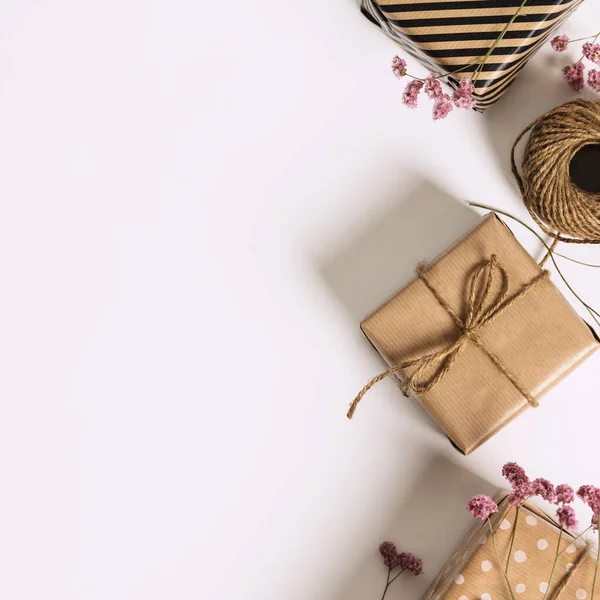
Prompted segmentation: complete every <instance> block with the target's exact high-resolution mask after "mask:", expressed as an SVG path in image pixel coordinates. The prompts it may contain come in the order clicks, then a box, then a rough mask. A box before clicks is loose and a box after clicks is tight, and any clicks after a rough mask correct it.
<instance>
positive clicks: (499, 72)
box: [362, 0, 583, 111]
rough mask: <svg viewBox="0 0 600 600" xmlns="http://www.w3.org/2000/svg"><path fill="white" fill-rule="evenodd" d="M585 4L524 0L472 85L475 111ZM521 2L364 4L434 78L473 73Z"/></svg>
mask: <svg viewBox="0 0 600 600" xmlns="http://www.w3.org/2000/svg"><path fill="white" fill-rule="evenodd" d="M582 2H583V0H528V1H527V2H526V4H525V6H524V7H523V8H522V9H521V11H520V12H519V15H518V16H517V18H516V19H515V21H514V22H513V23H512V24H511V25H510V28H509V29H508V31H507V32H506V33H505V35H504V37H503V39H502V40H501V41H500V43H499V44H498V47H497V48H495V49H494V51H493V52H492V54H491V56H490V57H489V58H488V59H487V61H486V64H485V66H484V67H483V70H482V72H481V73H480V74H479V75H478V77H477V81H476V83H475V90H476V97H477V110H479V111H483V110H485V109H486V108H487V107H488V106H490V105H492V104H493V103H494V102H496V101H497V100H498V99H499V98H500V97H501V96H502V95H503V94H504V92H505V91H506V90H507V88H508V87H509V85H510V84H511V83H512V82H513V81H514V79H515V77H516V76H517V75H518V74H519V72H520V71H521V69H523V67H525V65H526V64H527V61H528V60H529V59H530V58H531V56H532V55H533V54H534V53H535V52H536V51H537V50H538V49H539V48H540V47H541V46H542V45H543V44H544V42H546V40H547V39H548V38H549V36H550V34H551V33H552V32H553V31H554V30H555V29H556V28H557V27H558V26H559V25H560V24H561V23H562V22H563V21H564V20H565V19H567V17H568V16H569V15H570V14H571V13H572V12H573V11H574V10H575V9H576V8H577V7H578V6H579V5H580V4H581V3H582ZM521 3H522V0H437V1H430V0H406V1H402V0H362V12H363V13H364V15H365V16H366V17H368V18H369V19H370V20H371V21H373V22H374V23H375V24H376V25H378V26H379V27H381V29H382V30H383V31H384V32H385V33H386V34H387V35H388V36H390V37H391V38H392V39H393V40H394V41H396V42H397V43H398V44H400V46H402V48H404V50H406V52H408V53H409V54H410V55H411V56H414V57H415V58H417V59H418V60H419V61H420V62H421V63H423V64H424V65H425V66H426V67H427V68H428V69H430V70H431V71H433V72H434V73H436V74H442V73H448V72H451V71H457V70H459V69H461V68H464V71H461V72H460V73H456V74H454V75H452V76H448V78H447V79H448V83H449V84H450V85H451V86H452V87H453V88H456V86H457V85H458V80H459V79H462V78H464V77H468V76H470V75H472V74H473V72H474V71H475V69H476V66H471V67H468V65H469V64H471V63H474V62H477V61H480V60H481V58H482V57H483V56H485V54H486V53H487V52H488V51H489V49H490V48H491V47H492V45H493V44H494V42H495V41H496V40H497V39H498V36H499V35H500V33H501V32H502V30H503V29H504V28H505V27H506V25H507V23H508V22H509V21H510V19H511V18H512V17H513V16H514V15H515V13H516V12H517V10H518V8H519V6H521Z"/></svg>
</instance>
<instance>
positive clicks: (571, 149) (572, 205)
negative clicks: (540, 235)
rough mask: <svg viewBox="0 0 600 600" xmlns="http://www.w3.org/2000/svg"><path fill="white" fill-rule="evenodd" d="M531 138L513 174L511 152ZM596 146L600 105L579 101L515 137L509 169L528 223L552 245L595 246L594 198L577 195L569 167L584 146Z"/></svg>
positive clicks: (598, 221)
mask: <svg viewBox="0 0 600 600" xmlns="http://www.w3.org/2000/svg"><path fill="white" fill-rule="evenodd" d="M528 132H531V135H530V137H529V140H528V142H527V145H526V147H525V152H524V155H523V161H522V165H521V170H522V174H521V173H520V172H519V169H518V167H517V163H516V160H515V151H516V148H517V146H518V145H519V142H520V141H521V140H522V139H523V137H524V136H525V134H527V133H528ZM597 144H600V102H594V101H592V100H584V99H579V100H575V101H574V102H568V103H567V104H563V105H562V106H559V107H558V108H555V109H553V110H551V111H549V112H547V113H546V114H544V115H542V116H540V117H538V118H537V119H535V121H533V122H532V123H531V124H529V125H528V126H527V127H526V128H525V129H524V130H523V131H522V132H521V133H520V134H519V136H518V137H517V139H516V140H515V143H514V144H513V147H512V151H511V168H512V172H513V175H514V176H515V179H516V180H517V184H518V186H519V189H520V191H521V196H522V197H523V202H524V203H525V206H526V207H527V210H528V211H529V214H530V215H531V217H532V218H533V219H534V221H535V222H536V223H537V224H538V225H539V227H540V228H541V229H542V231H543V232H544V233H546V234H547V235H548V236H550V237H551V238H553V239H554V240H555V241H557V242H566V243H571V244H600V194H597V193H592V192H587V191H585V190H582V189H580V188H579V187H577V185H575V183H574V182H573V181H572V179H571V176H570V173H569V167H570V164H571V161H572V160H573V157H574V156H575V154H576V153H577V152H578V151H579V150H581V148H583V147H584V146H589V145H597Z"/></svg>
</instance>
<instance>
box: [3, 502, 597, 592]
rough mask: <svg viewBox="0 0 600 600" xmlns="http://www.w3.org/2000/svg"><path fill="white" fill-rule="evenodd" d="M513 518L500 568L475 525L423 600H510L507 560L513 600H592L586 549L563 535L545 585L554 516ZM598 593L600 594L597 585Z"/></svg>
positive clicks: (508, 520) (504, 525) (502, 531)
mask: <svg viewBox="0 0 600 600" xmlns="http://www.w3.org/2000/svg"><path fill="white" fill-rule="evenodd" d="M515 514H516V513H515V510H514V508H511V509H510V510H509V511H507V512H503V513H501V514H500V515H497V521H495V522H494V521H492V524H493V526H495V528H496V544H495V545H496V547H497V550H498V553H499V556H500V561H501V563H502V566H501V567H499V566H498V563H497V559H496V556H495V551H494V545H493V544H492V539H490V538H491V534H490V532H489V530H488V532H487V534H486V529H487V527H484V525H487V524H484V525H480V524H477V529H474V530H473V531H472V533H471V535H470V537H469V544H470V545H469V546H468V551H465V553H464V554H463V555H462V556H464V558H458V559H454V558H453V560H455V562H454V563H453V564H452V566H451V569H452V570H451V572H452V573H453V575H452V576H451V577H450V578H449V579H450V581H448V582H447V583H449V584H450V585H449V586H448V585H447V584H446V588H445V589H446V590H447V591H446V592H445V593H443V594H440V595H438V596H436V597H433V596H432V597H428V598H427V600H510V597H509V596H507V592H508V589H507V588H506V581H505V580H504V578H503V576H502V570H503V567H504V565H506V561H507V558H508V557H509V556H510V563H511V565H510V572H509V579H510V587H511V590H512V594H513V596H514V599H513V600H517V599H523V600H544V596H545V595H547V594H553V593H554V591H555V590H556V586H557V585H558V584H559V582H560V581H561V580H562V579H564V578H565V574H567V576H570V577H571V579H570V583H569V587H568V593H567V592H565V593H564V594H563V597H561V598H560V599H559V600H590V597H591V580H592V577H593V568H594V566H595V564H594V563H593V562H592V560H586V561H584V563H582V565H581V566H580V567H578V568H577V570H575V569H573V563H576V562H577V560H578V557H579V555H580V553H581V552H582V551H583V549H584V545H583V544H580V545H577V543H573V538H572V537H568V538H567V537H566V535H567V534H565V533H563V537H562V541H561V546H560V547H561V549H564V552H562V553H561V555H560V558H559V561H558V563H557V565H556V572H555V574H554V579H553V580H552V583H551V584H550V585H549V584H548V576H549V574H550V571H551V569H552V564H553V562H554V554H555V550H556V546H557V543H558V539H559V530H558V529H557V528H556V527H555V525H554V524H553V523H552V522H551V521H550V519H551V518H552V517H549V518H548V519H545V518H544V517H543V515H542V513H538V512H535V511H534V510H530V509H528V508H527V507H523V509H522V510H521V511H520V512H519V522H518V525H517V527H516V535H515V536H514V538H513V535H512V533H513V532H515V522H516V521H515ZM511 547H512V551H510V554H509V548H511ZM461 552H462V550H461ZM469 553H470V554H469ZM458 556H459V557H460V555H458ZM590 559H591V556H590ZM588 563H589V564H588ZM565 569H566V571H565ZM569 569H571V572H570V573H569ZM446 573H447V571H446ZM596 591H597V592H598V591H600V585H599V586H598V588H597V590H596ZM0 600H1V599H0ZM545 600H548V599H545ZM594 600H596V598H594ZM598 600H600V598H598Z"/></svg>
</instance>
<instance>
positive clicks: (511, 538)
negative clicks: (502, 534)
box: [506, 506, 521, 575]
mask: <svg viewBox="0 0 600 600" xmlns="http://www.w3.org/2000/svg"><path fill="white" fill-rule="evenodd" d="M520 510H521V507H520V506H517V508H516V509H515V526H514V527H513V528H512V533H511V536H510V546H509V548H508V556H507V557H506V574H507V575H508V566H509V565H510V555H511V554H512V549H513V544H514V543H515V535H516V534H517V524H518V522H519V511H520Z"/></svg>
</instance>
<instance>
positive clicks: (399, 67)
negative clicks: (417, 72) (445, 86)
mask: <svg viewBox="0 0 600 600" xmlns="http://www.w3.org/2000/svg"><path fill="white" fill-rule="evenodd" d="M392 72H393V73H394V75H395V76H396V77H398V78H402V77H404V76H405V75H407V72H406V61H405V60H404V59H402V58H400V57H399V56H394V58H393V59H392ZM409 77H410V75H409ZM441 77H443V75H436V74H435V73H430V74H429V75H428V76H427V77H426V78H425V79H424V80H422V79H416V78H412V79H411V81H409V82H408V83H407V84H406V87H405V88H404V93H403V94H402V102H403V104H404V105H405V106H407V107H408V108H417V105H418V100H419V95H420V93H421V91H424V92H425V95H426V96H427V97H428V98H429V99H430V100H432V101H433V111H432V116H433V120H434V121H438V120H439V119H445V118H446V117H447V116H448V115H449V114H450V113H451V112H452V110H453V108H454V107H456V108H465V109H471V108H474V106H475V96H474V93H475V86H474V84H473V82H472V81H471V79H470V78H466V79H462V80H461V82H460V83H459V86H458V88H457V89H456V90H455V91H454V93H453V94H452V97H450V96H449V95H448V94H445V93H444V91H443V90H442V84H441V83H440V78H441Z"/></svg>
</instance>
